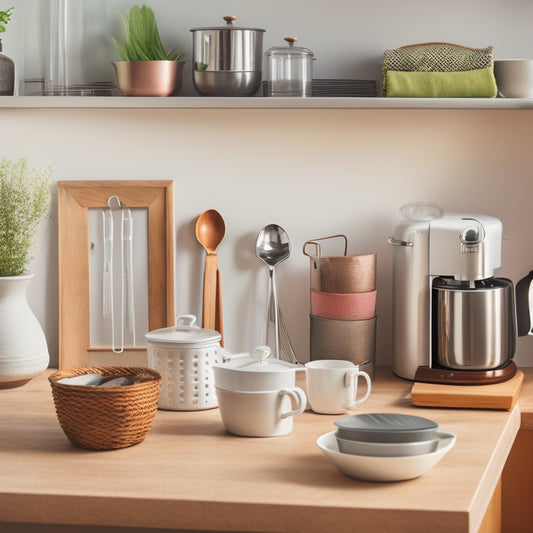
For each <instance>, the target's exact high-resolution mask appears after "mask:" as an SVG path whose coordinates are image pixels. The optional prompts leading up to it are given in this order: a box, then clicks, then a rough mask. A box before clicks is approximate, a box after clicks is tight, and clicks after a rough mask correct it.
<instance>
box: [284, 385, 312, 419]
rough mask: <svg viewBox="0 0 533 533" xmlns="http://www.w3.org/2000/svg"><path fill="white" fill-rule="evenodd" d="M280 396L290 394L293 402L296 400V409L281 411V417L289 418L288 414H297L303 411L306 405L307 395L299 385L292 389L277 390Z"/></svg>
mask: <svg viewBox="0 0 533 533" xmlns="http://www.w3.org/2000/svg"><path fill="white" fill-rule="evenodd" d="M279 394H280V396H290V397H291V398H292V400H293V401H294V402H296V405H297V407H296V409H294V410H293V411H289V412H287V413H281V418H289V417H290V416H295V415H299V414H300V413H303V412H304V411H305V408H306V406H307V396H306V395H305V392H304V391H303V390H302V389H300V387H294V389H281V390H280V391H279Z"/></svg>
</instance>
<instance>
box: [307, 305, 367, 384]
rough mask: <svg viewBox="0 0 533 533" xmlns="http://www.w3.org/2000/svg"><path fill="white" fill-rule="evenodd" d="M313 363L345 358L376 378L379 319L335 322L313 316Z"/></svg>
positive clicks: (311, 316) (311, 338)
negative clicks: (375, 365) (377, 325)
mask: <svg viewBox="0 0 533 533" xmlns="http://www.w3.org/2000/svg"><path fill="white" fill-rule="evenodd" d="M309 316H310V321H311V328H310V329H311V335H310V348H311V361H315V360H317V359H344V360H345V361H351V362H352V363H354V364H356V365H359V366H360V369H361V370H363V371H364V372H366V373H368V374H369V375H370V377H371V378H372V379H373V378H374V361H375V354H376V324H377V317H373V318H371V319H369V320H334V319H329V318H321V317H317V316H314V315H309Z"/></svg>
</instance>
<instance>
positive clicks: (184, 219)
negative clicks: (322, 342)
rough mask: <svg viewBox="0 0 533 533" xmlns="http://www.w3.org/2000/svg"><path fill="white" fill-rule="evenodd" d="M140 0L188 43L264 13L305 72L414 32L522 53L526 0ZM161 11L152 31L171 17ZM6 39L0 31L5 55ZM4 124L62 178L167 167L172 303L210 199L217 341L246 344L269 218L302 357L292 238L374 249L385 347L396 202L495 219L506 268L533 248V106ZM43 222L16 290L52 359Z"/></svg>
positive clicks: (525, 262) (339, 67)
mask: <svg viewBox="0 0 533 533" xmlns="http://www.w3.org/2000/svg"><path fill="white" fill-rule="evenodd" d="M115 3H116V5H117V6H119V5H120V7H122V6H123V5H124V2H121V1H118V0H113V5H115ZM14 4H16V5H17V7H18V5H20V2H14ZM126 5H129V3H127V4H126ZM151 5H152V6H154V7H156V6H160V7H162V8H164V9H166V10H169V12H172V13H175V15H174V18H172V20H173V21H174V20H175V27H176V28H177V29H176V41H181V40H183V42H184V43H187V42H188V40H189V38H190V36H189V35H186V36H185V33H187V31H188V28H190V27H193V26H198V25H209V24H213V23H216V24H217V23H218V18H219V14H220V15H224V14H229V13H236V14H237V15H239V18H240V20H241V22H242V24H243V25H254V26H260V27H264V28H267V34H266V36H265V47H268V46H271V45H273V44H276V43H277V42H278V37H283V36H285V35H286V34H297V35H299V36H301V37H302V44H303V45H306V46H308V47H309V48H311V49H313V50H314V51H315V53H316V55H317V58H318V60H317V62H316V69H317V73H318V74H317V76H318V77H325V76H339V77H340V76H342V75H343V74H344V75H345V76H348V77H377V75H378V71H379V57H380V54H381V51H382V50H383V49H384V48H386V47H394V46H398V45H400V44H405V43H408V42H417V41H423V40H448V41H456V42H462V43H465V44H472V45H475V46H484V45H486V44H490V43H492V44H495V45H499V46H497V56H498V55H499V57H512V56H514V57H519V56H520V55H525V56H527V55H530V56H531V55H532V54H533V50H532V48H533V41H531V39H530V38H529V36H530V32H529V21H530V20H531V18H532V17H531V15H533V13H532V11H533V5H530V4H529V2H527V1H526V0H523V1H518V0H516V1H513V2H504V1H503V0H502V1H496V0H491V1H485V2H469V3H467V5H464V3H463V2H458V1H453V2H446V3H445V4H443V3H440V2H427V1H416V2H408V3H404V4H403V7H402V6H401V5H400V4H399V3H396V2H384V1H379V2H348V1H336V2H329V3H328V4H324V3H323V2H317V1H311V0H310V1H306V2H295V1H293V2H290V1H284V2H282V1H279V2H278V1H276V2H269V3H268V4H260V3H258V2H242V1H241V2H214V1H206V2H202V9H201V13H198V12H196V13H193V12H192V11H190V9H191V7H190V6H191V5H193V3H190V2H177V1H174V2H170V1H163V0H159V1H157V2H156V1H153V2H151ZM443 6H444V7H445V9H444V8H443ZM302 10H303V11H302ZM406 11H408V12H406ZM169 20H170V18H166V19H164V21H165V23H164V28H163V31H162V33H164V32H166V33H167V34H168V33H170V32H171V27H169V26H170V25H169ZM178 29H179V31H178ZM178 34H179V38H178ZM4 42H6V41H4ZM171 44H172V45H175V43H171ZM178 44H179V42H178ZM11 46H12V45H11ZM11 50H12V52H9V50H8V47H7V46H6V50H5V52H6V53H7V54H8V55H11V56H12V57H13V56H15V55H16V54H14V53H13V49H11ZM17 51H18V52H20V50H17ZM346 65H350V66H351V67H350V68H349V69H345V67H346ZM376 65H377V66H376ZM185 90H186V92H187V91H188V90H192V89H190V86H189V89H187V87H186V88H185ZM0 125H1V127H0V147H1V151H0V154H1V155H5V156H8V157H12V158H16V157H19V156H21V155H27V156H29V157H30V159H31V161H32V163H33V164H36V165H46V164H48V163H49V162H56V163H57V170H56V178H57V179H58V180H62V179H174V180H175V187H176V206H175V207H176V236H177V239H176V253H177V255H176V280H177V286H176V309H177V312H179V313H184V312H193V313H196V314H199V313H200V310H201V277H202V272H203V250H202V248H201V247H200V245H199V244H198V243H197V242H196V239H195V237H194V225H195V221H196V218H197V217H198V215H199V214H200V213H201V212H202V211H204V210H206V209H209V208H216V209H217V210H219V211H220V212H221V213H222V214H223V216H224V218H225V219H226V222H227V227H228V234H227V237H226V239H225V240H224V241H223V244H222V245H221V247H220V249H219V262H220V269H221V272H222V280H223V297H224V313H225V326H226V345H227V347H228V348H229V349H231V350H244V349H250V348H251V347H253V345H254V344H255V343H256V342H257V338H258V334H259V330H260V328H261V325H262V320H263V317H264V305H265V301H264V296H265V287H266V279H267V271H266V267H265V266H264V265H263V264H262V263H260V262H259V260H258V259H257V258H256V257H255V255H254V245H255V239H256V235H257V233H258V231H259V230H260V229H261V228H262V227H263V226H264V225H265V224H267V223H271V222H275V223H277V224H280V225H281V226H283V227H284V228H285V229H286V230H287V231H288V233H289V235H290V238H291V242H292V255H291V258H290V259H289V260H288V261H287V262H286V263H283V264H282V265H281V266H280V269H279V277H278V281H279V284H280V289H281V295H280V300H281V305H282V309H283V313H284V315H285V318H286V321H287V325H288V328H289V331H290V333H291V336H292V338H293V341H294V344H295V348H296V351H297V354H298V356H299V357H300V358H301V359H306V358H307V357H308V312H309V309H308V289H309V279H308V260H307V258H306V257H305V256H303V254H302V253H301V248H302V245H303V242H304V241H305V240H307V239H310V238H314V237H319V236H325V235H330V234H334V233H345V234H347V236H348V238H349V252H350V253H362V252H370V251H372V252H377V254H378V310H377V313H378V317H379V318H378V361H379V362H381V363H386V362H390V358H391V311H390V305H391V275H392V263H391V258H392V250H391V249H390V246H389V245H388V244H387V237H388V236H389V235H390V233H391V231H392V227H393V225H394V223H395V222H396V221H397V219H398V209H399V207H400V206H401V205H402V204H403V203H406V202H408V201H412V200H421V199H425V200H432V201H435V202H438V203H440V204H442V205H443V206H444V207H445V208H446V209H447V210H464V211H470V212H474V213H475V212H479V213H485V214H491V215H494V216H497V217H499V218H500V219H501V220H502V221H503V225H504V234H505V235H506V236H508V237H509V238H508V239H507V240H505V241H504V246H503V267H502V268H501V269H500V271H499V272H498V274H499V275H501V276H508V277H510V278H511V279H513V281H515V282H516V281H518V280H519V279H520V278H521V277H522V276H524V275H526V274H527V273H528V272H529V270H530V269H531V268H532V265H533V248H532V247H531V246H530V243H529V241H530V238H529V235H530V228H531V215H530V213H531V207H530V206H531V202H532V200H531V199H532V198H533V183H532V180H531V170H530V167H531V153H532V150H531V131H532V127H533V114H532V112H531V111H502V110H499V111H475V110H470V111H469V110H464V111H452V110H437V111H432V110H416V111H413V110H329V111H326V110H126V109H124V110H92V109H85V110H71V109H41V110H36V109H5V108H4V109H1V110H0ZM43 231H44V233H45V235H46V239H45V245H44V248H43V250H42V253H41V254H40V256H39V257H38V258H37V259H36V261H35V262H34V265H33V270H34V271H35V273H36V279H35V280H34V282H33V284H32V286H31V290H30V301H31V304H32V306H33V308H34V309H35V311H36V314H37V315H38V318H39V319H40V320H41V323H42V324H43V326H44V328H45V332H46V335H47V339H48V342H49V345H50V351H51V354H52V358H53V360H52V362H53V363H54V364H56V363H57V259H56V257H57V238H56V232H57V219H56V216H55V212H53V213H52V215H51V218H50V220H49V222H48V224H47V225H46V227H45V228H44V229H43ZM532 342H533V341H532V340H531V339H528V338H526V339H521V340H520V341H519V355H518V358H517V360H518V362H519V363H520V364H523V365H531V364H532V363H531V361H532V358H531V356H530V355H529V352H530V351H531V349H532V345H531V343H532Z"/></svg>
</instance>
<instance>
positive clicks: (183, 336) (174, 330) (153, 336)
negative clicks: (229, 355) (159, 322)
mask: <svg viewBox="0 0 533 533" xmlns="http://www.w3.org/2000/svg"><path fill="white" fill-rule="evenodd" d="M195 323H196V317H195V316H194V315H181V316H179V317H178V319H177V321H176V325H175V326H172V327H169V328H161V329H156V330H154V331H150V332H148V333H147V334H146V335H145V336H144V337H145V339H146V340H147V341H152V342H163V343H168V344H180V345H182V344H205V343H212V342H218V341H220V339H221V338H222V335H221V334H220V333H219V332H218V331H214V330H212V329H203V328H199V327H198V326H195V325H194V324H195Z"/></svg>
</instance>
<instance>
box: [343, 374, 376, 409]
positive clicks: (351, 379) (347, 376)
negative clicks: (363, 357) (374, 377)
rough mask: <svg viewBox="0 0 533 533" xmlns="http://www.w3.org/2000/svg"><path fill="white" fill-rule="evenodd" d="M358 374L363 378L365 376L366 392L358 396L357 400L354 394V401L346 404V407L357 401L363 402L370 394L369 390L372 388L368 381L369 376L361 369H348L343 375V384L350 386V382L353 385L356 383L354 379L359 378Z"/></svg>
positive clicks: (357, 402)
mask: <svg viewBox="0 0 533 533" xmlns="http://www.w3.org/2000/svg"><path fill="white" fill-rule="evenodd" d="M359 376H363V378H365V381H366V394H365V395H364V396H363V397H362V398H359V400H357V399H356V398H355V395H354V402H353V403H352V404H350V405H347V406H346V407H348V408H350V407H353V406H354V405H357V404H359V403H363V402H364V401H365V400H366V399H367V398H368V397H369V396H370V391H371V389H372V382H371V381H370V376H369V375H368V374H367V373H366V372H363V371H362V370H348V371H347V372H346V374H345V375H344V386H345V387H350V386H351V385H352V383H353V384H354V386H355V383H357V382H356V381H355V380H356V379H357V378H359Z"/></svg>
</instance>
